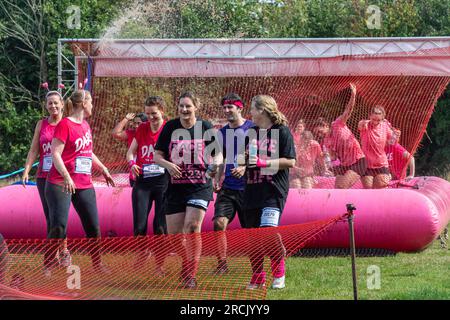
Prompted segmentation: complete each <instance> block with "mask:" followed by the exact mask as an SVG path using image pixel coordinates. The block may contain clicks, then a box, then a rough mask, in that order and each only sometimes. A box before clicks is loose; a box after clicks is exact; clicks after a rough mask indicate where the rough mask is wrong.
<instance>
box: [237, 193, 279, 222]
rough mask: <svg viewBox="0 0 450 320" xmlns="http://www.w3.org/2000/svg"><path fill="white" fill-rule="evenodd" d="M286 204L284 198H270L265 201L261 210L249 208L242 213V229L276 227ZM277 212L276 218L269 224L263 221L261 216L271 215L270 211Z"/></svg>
mask: <svg viewBox="0 0 450 320" xmlns="http://www.w3.org/2000/svg"><path fill="white" fill-rule="evenodd" d="M285 204H286V199H285V198H271V199H268V200H267V201H265V203H264V206H263V207H261V208H251V209H246V210H245V211H244V222H245V226H244V228H260V227H275V226H278V224H279V222H280V219H281V214H282V212H283V209H284V205H285ZM274 210H275V211H278V217H275V219H273V220H272V221H271V222H270V223H267V221H263V220H265V219H262V218H263V214H271V212H270V211H274Z"/></svg>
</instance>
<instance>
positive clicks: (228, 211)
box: [213, 189, 245, 227]
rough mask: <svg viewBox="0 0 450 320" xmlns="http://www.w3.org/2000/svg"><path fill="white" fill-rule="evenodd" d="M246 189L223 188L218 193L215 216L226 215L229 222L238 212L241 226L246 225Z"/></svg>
mask: <svg viewBox="0 0 450 320" xmlns="http://www.w3.org/2000/svg"><path fill="white" fill-rule="evenodd" d="M243 205H244V191H243V190H242V191H241V190H231V189H222V190H220V192H219V193H218V195H217V198H216V202H215V204H214V218H213V220H214V219H215V218H219V217H225V218H227V219H228V222H229V223H231V221H233V219H234V217H235V216H236V212H237V214H238V217H239V222H240V224H241V227H244V226H245V223H244V212H243Z"/></svg>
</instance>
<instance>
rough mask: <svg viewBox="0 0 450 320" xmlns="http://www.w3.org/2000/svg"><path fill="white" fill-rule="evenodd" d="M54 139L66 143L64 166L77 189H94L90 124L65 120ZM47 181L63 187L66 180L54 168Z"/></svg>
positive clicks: (58, 126) (56, 130) (60, 124)
mask: <svg viewBox="0 0 450 320" xmlns="http://www.w3.org/2000/svg"><path fill="white" fill-rule="evenodd" d="M53 138H54V139H58V140H60V141H62V142H63V143H64V150H63V152H62V154H61V156H62V160H63V162H64V165H65V166H66V169H67V171H68V172H69V174H70V176H71V178H72V180H73V182H74V183H75V187H76V188H77V189H89V188H92V187H93V185H92V176H91V171H92V134H91V128H90V126H89V124H88V123H87V122H86V121H85V120H83V122H82V123H76V122H73V121H72V120H70V119H69V118H64V119H62V120H61V122H60V123H58V125H57V126H56V129H55V133H54V136H53ZM47 181H49V182H50V183H53V184H59V185H61V184H62V183H63V182H64V178H63V177H62V176H61V175H60V174H59V172H58V170H56V168H55V166H52V168H51V169H50V172H49V174H48V177H47Z"/></svg>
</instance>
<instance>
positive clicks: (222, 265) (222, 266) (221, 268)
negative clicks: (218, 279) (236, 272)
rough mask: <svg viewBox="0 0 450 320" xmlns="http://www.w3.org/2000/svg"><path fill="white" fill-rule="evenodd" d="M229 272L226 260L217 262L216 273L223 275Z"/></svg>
mask: <svg viewBox="0 0 450 320" xmlns="http://www.w3.org/2000/svg"><path fill="white" fill-rule="evenodd" d="M228 272H229V269H228V264H227V261H226V260H220V261H219V263H218V264H217V269H216V271H215V272H214V274H215V275H222V274H226V273H228Z"/></svg>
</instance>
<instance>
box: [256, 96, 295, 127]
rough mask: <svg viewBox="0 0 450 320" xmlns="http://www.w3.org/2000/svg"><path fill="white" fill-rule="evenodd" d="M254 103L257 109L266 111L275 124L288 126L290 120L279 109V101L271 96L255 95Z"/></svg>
mask: <svg viewBox="0 0 450 320" xmlns="http://www.w3.org/2000/svg"><path fill="white" fill-rule="evenodd" d="M252 104H253V105H254V106H255V107H256V109H258V110H263V111H265V112H266V113H267V115H268V116H269V119H270V121H271V122H272V123H273V124H277V125H284V126H287V124H288V121H287V118H286V116H285V115H284V114H283V113H281V111H280V110H278V105H277V102H276V101H275V99H274V98H272V97H271V96H268V95H258V96H255V97H253V99H252Z"/></svg>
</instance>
